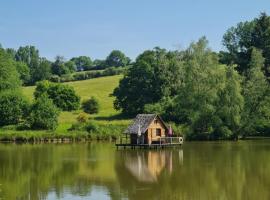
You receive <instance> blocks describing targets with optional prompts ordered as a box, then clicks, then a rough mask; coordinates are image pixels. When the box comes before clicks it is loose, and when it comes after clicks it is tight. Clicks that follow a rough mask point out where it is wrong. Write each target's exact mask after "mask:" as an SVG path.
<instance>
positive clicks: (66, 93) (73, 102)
mask: <svg viewBox="0 0 270 200" xmlns="http://www.w3.org/2000/svg"><path fill="white" fill-rule="evenodd" d="M43 94H46V95H48V97H49V98H50V99H52V100H53V103H54V104H55V105H56V106H57V107H58V108H60V109H61V110H64V111H71V110H77V109H78V108H79V106H80V97H79V96H78V95H77V94H76V93H75V90H74V89H73V87H71V86H69V85H63V84H56V83H50V82H48V81H42V82H39V83H38V84H37V88H36V91H35V93H34V95H35V98H38V97H40V96H41V95H43Z"/></svg>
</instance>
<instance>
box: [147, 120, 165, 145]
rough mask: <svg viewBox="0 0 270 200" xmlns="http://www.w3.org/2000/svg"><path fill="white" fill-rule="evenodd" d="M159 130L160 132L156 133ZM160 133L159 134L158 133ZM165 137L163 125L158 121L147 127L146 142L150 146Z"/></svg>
mask: <svg viewBox="0 0 270 200" xmlns="http://www.w3.org/2000/svg"><path fill="white" fill-rule="evenodd" d="M158 130H160V131H158ZM159 132H160V133H159ZM165 136H166V129H165V127H164V125H163V123H162V122H161V121H160V120H159V119H155V120H154V121H153V122H152V123H151V124H150V125H149V127H148V130H147V142H148V144H151V143H152V142H155V141H159V138H160V137H165Z"/></svg>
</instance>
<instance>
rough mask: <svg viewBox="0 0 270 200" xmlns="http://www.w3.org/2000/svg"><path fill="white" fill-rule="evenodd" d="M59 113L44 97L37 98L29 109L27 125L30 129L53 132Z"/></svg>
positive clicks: (49, 100)
mask: <svg viewBox="0 0 270 200" xmlns="http://www.w3.org/2000/svg"><path fill="white" fill-rule="evenodd" d="M58 116H59V111H58V109H57V107H56V106H55V105H54V104H53V101H52V100H51V99H49V98H48V96H46V95H41V96H40V97H38V98H37V99H36V101H35V103H34V104H33V106H32V108H31V112H30V115H29V117H28V119H27V123H28V124H29V126H30V128H32V129H49V130H54V129H56V127H57V125H58Z"/></svg>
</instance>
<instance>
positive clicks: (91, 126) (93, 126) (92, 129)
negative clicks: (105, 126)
mask: <svg viewBox="0 0 270 200" xmlns="http://www.w3.org/2000/svg"><path fill="white" fill-rule="evenodd" d="M85 130H86V131H87V132H89V133H93V132H96V131H98V125H97V124H96V123H95V122H94V121H89V122H87V124H86V125H85Z"/></svg>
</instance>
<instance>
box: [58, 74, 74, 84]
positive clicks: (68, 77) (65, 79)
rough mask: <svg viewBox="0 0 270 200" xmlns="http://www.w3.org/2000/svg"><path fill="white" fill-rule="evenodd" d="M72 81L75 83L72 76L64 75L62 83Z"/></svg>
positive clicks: (61, 79)
mask: <svg viewBox="0 0 270 200" xmlns="http://www.w3.org/2000/svg"><path fill="white" fill-rule="evenodd" d="M70 81H74V78H73V76H72V75H71V74H64V75H63V76H61V78H60V82H70Z"/></svg>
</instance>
